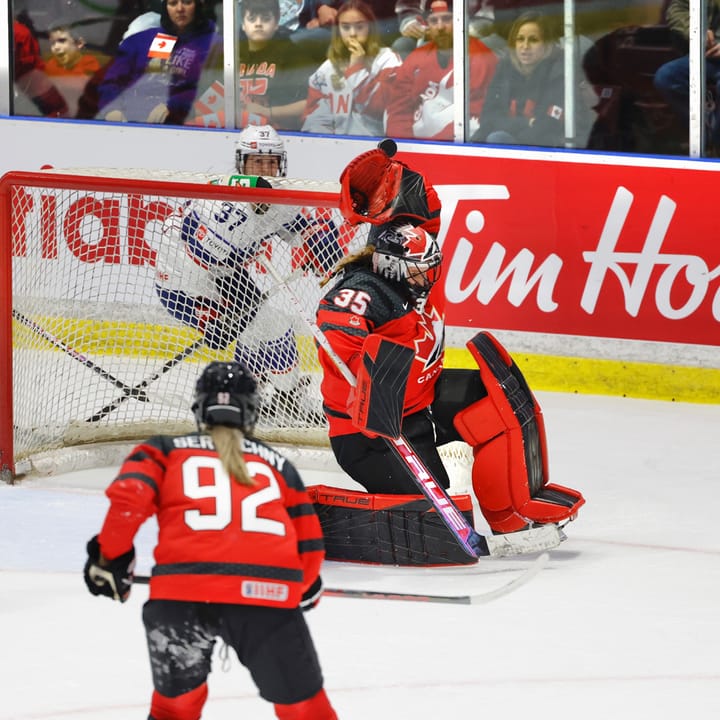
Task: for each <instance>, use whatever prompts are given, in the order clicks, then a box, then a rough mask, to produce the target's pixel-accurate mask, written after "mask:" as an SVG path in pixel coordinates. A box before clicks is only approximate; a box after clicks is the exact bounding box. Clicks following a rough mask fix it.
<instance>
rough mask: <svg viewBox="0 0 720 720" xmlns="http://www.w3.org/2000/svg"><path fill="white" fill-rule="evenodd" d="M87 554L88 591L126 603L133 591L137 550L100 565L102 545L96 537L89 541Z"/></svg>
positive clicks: (131, 550)
mask: <svg viewBox="0 0 720 720" xmlns="http://www.w3.org/2000/svg"><path fill="white" fill-rule="evenodd" d="M87 554H88V559H87V562H86V563H85V569H84V571H83V575H84V577H85V584H86V585H87V587H88V590H89V591H90V592H91V593H92V594H93V595H106V596H107V597H109V598H112V599H113V600H119V601H120V602H125V601H126V600H127V599H128V598H129V597H130V590H131V589H132V581H133V570H134V569H135V548H134V547H133V548H131V549H130V550H128V551H127V552H126V553H124V554H123V555H120V557H116V558H115V559H114V560H109V561H107V564H106V565H100V543H98V536H97V535H95V537H93V538H91V539H90V540H89V541H88V544H87Z"/></svg>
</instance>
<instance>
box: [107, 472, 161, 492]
mask: <svg viewBox="0 0 720 720" xmlns="http://www.w3.org/2000/svg"><path fill="white" fill-rule="evenodd" d="M124 480H139V481H140V482H141V483H144V484H145V485H148V486H149V487H150V488H151V489H152V491H153V492H154V493H157V491H158V486H157V483H156V482H155V481H154V480H153V479H152V478H151V477H150V476H149V475H145V473H141V472H131V473H128V472H126V473H122V474H121V475H118V476H117V477H116V478H115V479H114V480H113V481H112V483H111V485H114V484H115V483H118V482H123V481H124Z"/></svg>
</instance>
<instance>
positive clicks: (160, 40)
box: [147, 33, 177, 60]
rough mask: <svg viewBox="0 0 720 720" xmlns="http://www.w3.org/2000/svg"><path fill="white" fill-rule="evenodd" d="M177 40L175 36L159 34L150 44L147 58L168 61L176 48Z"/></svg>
mask: <svg viewBox="0 0 720 720" xmlns="http://www.w3.org/2000/svg"><path fill="white" fill-rule="evenodd" d="M176 42H177V38H176V37H175V36H174V35H166V34H165V33H158V34H157V35H156V36H155V37H154V38H153V41H152V42H151V43H150V48H149V49H148V54H147V56H148V57H149V58H160V59H161V60H168V59H169V58H170V55H171V53H172V51H173V48H174V47H175V43H176Z"/></svg>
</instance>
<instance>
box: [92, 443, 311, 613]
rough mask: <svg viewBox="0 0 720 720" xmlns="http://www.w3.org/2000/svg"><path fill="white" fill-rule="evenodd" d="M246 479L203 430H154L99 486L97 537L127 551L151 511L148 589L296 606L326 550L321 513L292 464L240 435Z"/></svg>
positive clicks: (159, 595) (117, 551)
mask: <svg viewBox="0 0 720 720" xmlns="http://www.w3.org/2000/svg"><path fill="white" fill-rule="evenodd" d="M243 453H244V456H245V463H246V465H247V469H248V472H249V474H250V477H251V478H252V479H253V481H254V485H253V486H246V485H242V484H240V483H239V482H237V481H236V480H235V479H234V478H232V477H230V476H229V475H228V474H227V472H226V471H225V470H224V468H223V466H222V463H221V462H220V458H219V456H218V454H217V452H216V450H215V447H214V445H213V441H212V438H211V437H210V435H206V434H201V433H191V434H188V435H182V436H167V435H159V436H156V437H153V438H150V439H149V440H148V441H146V442H144V443H142V444H141V445H138V446H137V447H136V448H135V449H134V450H133V451H132V452H131V453H130V455H129V456H128V457H127V459H126V460H125V462H124V463H123V465H122V467H121V468H120V471H119V473H118V475H117V477H116V478H115V480H114V481H113V482H112V483H111V484H110V486H109V487H108V489H107V491H106V495H107V497H108V498H109V499H110V508H109V510H108V513H107V516H106V518H105V522H104V524H103V528H102V531H101V532H100V536H99V542H100V549H101V552H102V554H103V555H104V556H105V557H108V558H110V559H112V558H115V557H117V556H119V555H121V554H123V553H125V552H127V551H128V550H129V549H130V547H131V546H132V544H133V539H134V537H135V534H136V533H137V531H138V529H139V527H140V525H142V523H143V522H144V521H145V520H146V519H147V518H148V517H150V516H151V515H153V514H157V520H158V529H159V530H158V542H157V545H156V547H155V551H154V555H155V566H154V568H153V571H152V577H151V579H150V598H151V599H165V600H188V601H200V602H219V603H233V604H247V605H266V606H270V607H285V608H294V607H297V606H298V605H299V603H300V599H301V596H302V594H303V592H304V591H305V590H307V589H308V588H309V587H310V585H311V584H312V583H313V582H314V581H315V580H316V579H317V577H318V575H319V572H320V565H321V563H322V560H323V558H324V555H325V550H324V544H323V538H322V530H321V528H320V522H319V520H318V518H317V515H316V514H315V510H314V507H313V504H312V501H311V500H310V497H309V496H308V494H307V492H306V490H305V487H304V485H303V483H302V480H301V479H300V476H299V475H298V472H297V470H296V469H295V467H294V466H293V465H292V463H290V462H289V461H288V460H287V459H286V458H285V457H283V456H282V455H281V454H280V453H278V452H277V451H276V450H274V449H272V448H271V447H269V446H268V445H265V444H264V443H261V442H259V441H256V440H253V439H250V438H245V439H244V440H243Z"/></svg>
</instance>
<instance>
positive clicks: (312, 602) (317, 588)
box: [300, 575, 323, 612]
mask: <svg viewBox="0 0 720 720" xmlns="http://www.w3.org/2000/svg"><path fill="white" fill-rule="evenodd" d="M322 592H323V582H322V578H321V577H320V576H319V575H318V576H317V579H316V580H315V582H314V583H313V584H312V585H311V586H310V587H309V588H308V589H307V590H306V591H305V592H304V593H303V596H302V599H301V600H300V609H301V610H302V611H303V612H307V611H308V610H312V609H313V608H314V607H315V606H316V605H317V604H318V603H319V602H320V596H321V595H322Z"/></svg>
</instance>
